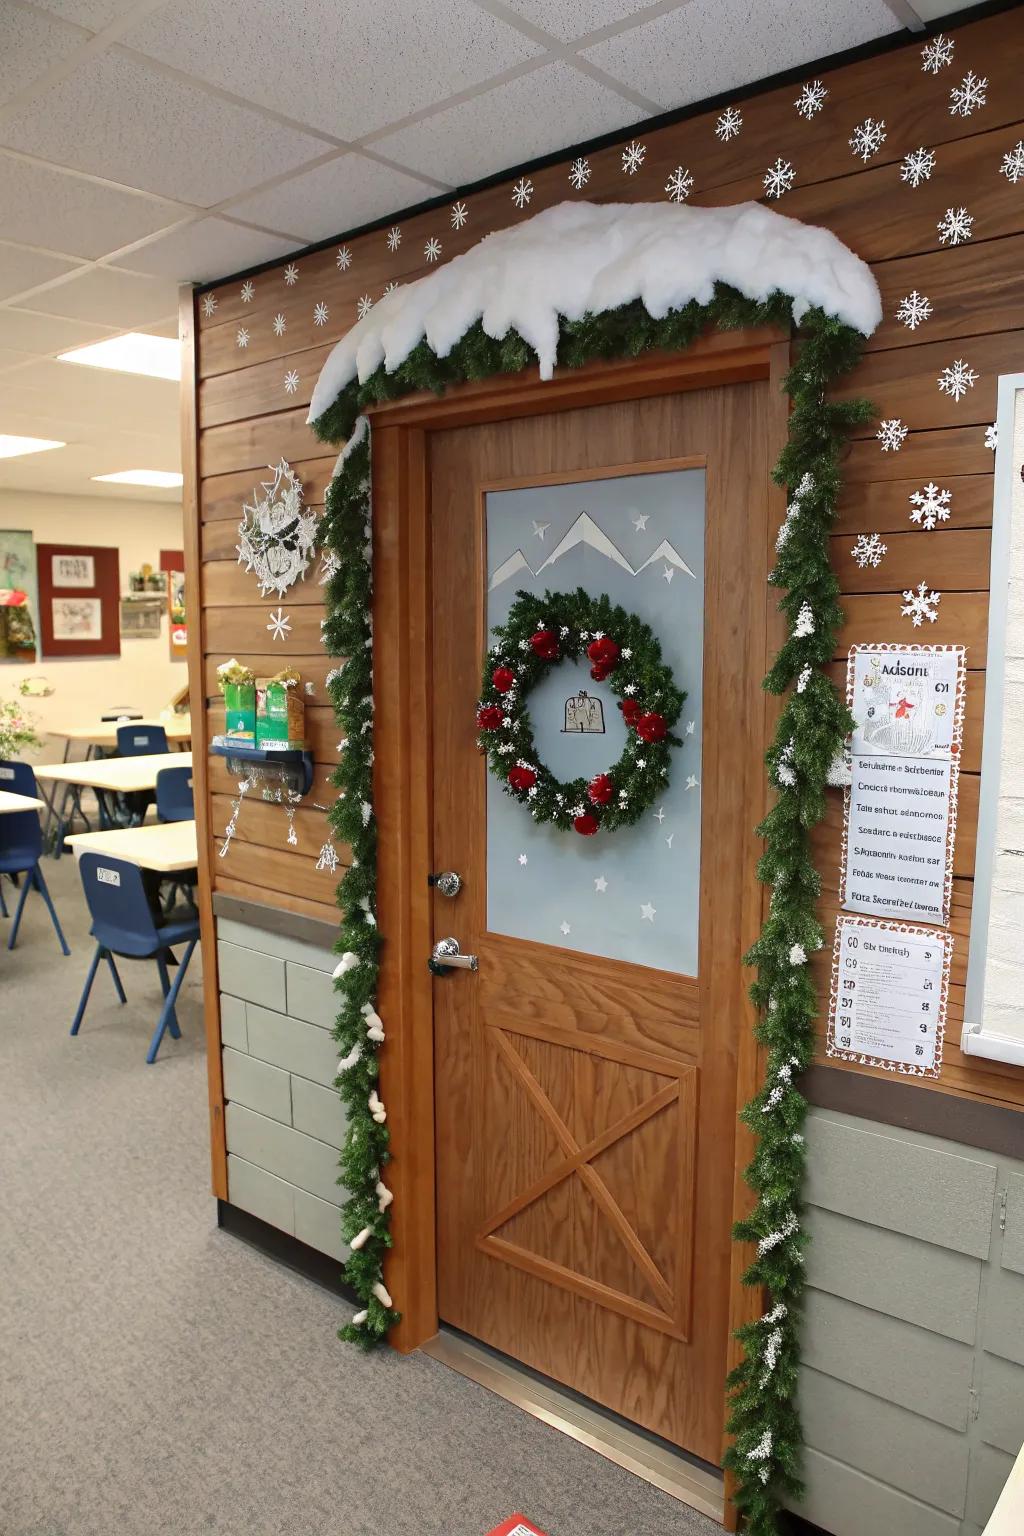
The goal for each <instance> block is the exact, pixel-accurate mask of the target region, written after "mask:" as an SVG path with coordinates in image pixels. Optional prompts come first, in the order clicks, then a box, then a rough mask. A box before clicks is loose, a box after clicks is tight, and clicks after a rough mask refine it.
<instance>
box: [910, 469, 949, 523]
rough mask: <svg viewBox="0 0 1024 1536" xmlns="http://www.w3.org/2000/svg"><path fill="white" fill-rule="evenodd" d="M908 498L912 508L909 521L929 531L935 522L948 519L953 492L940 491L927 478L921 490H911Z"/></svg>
mask: <svg viewBox="0 0 1024 1536" xmlns="http://www.w3.org/2000/svg"><path fill="white" fill-rule="evenodd" d="M909 500H910V502H911V503H912V505H913V508H914V510H913V512H911V514H910V521H911V522H912V523H920V525H921V527H922V529H923V530H925V532H928V533H930V532H931V531H932V529H933V528H934V527H935V525H936V523H945V522H948V521H949V510H950V506H949V504H950V502H951V501H952V500H953V492H952V491H947V490H941V491H940V490H939V487H938V486H937V485H936V484H935V481H934V480H929V482H928V484H927V485H926V486H923V487H922V489H921V490H919V491H913V492H912V493H911V495H910V498H909Z"/></svg>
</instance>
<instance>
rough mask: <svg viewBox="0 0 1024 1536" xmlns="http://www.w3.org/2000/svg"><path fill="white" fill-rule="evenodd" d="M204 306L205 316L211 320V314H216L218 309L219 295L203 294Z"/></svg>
mask: <svg viewBox="0 0 1024 1536" xmlns="http://www.w3.org/2000/svg"><path fill="white" fill-rule="evenodd" d="M202 307H203V314H204V316H205V318H206V319H207V320H209V319H210V317H211V315H213V314H215V313H216V310H217V295H216V294H215V293H205V294H204V295H203V306H202Z"/></svg>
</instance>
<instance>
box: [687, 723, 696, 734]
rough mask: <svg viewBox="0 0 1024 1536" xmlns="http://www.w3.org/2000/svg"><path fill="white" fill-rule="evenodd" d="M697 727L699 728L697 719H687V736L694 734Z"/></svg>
mask: <svg viewBox="0 0 1024 1536" xmlns="http://www.w3.org/2000/svg"><path fill="white" fill-rule="evenodd" d="M696 729H697V722H696V720H687V722H686V735H687V736H692V735H693V733H694V731H695V730H696Z"/></svg>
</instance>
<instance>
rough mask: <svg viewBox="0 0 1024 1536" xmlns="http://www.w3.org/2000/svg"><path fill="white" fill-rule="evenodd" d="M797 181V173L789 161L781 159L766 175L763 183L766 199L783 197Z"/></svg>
mask: <svg viewBox="0 0 1024 1536" xmlns="http://www.w3.org/2000/svg"><path fill="white" fill-rule="evenodd" d="M795 180H796V171H795V170H794V169H793V167H792V166H791V165H790V163H789V161H788V160H783V159H782V158H781V157H780V158H779V159H778V160H776V162H775V164H774V165H770V166H769V167H768V169H767V170H766V171H765V173H764V177H763V182H764V190H765V196H766V197H781V196H782V194H783V193H784V192H788V191H789V189H790V188H791V187H792V185H793V183H794V181H795Z"/></svg>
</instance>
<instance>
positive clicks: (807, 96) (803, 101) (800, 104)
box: [793, 80, 828, 123]
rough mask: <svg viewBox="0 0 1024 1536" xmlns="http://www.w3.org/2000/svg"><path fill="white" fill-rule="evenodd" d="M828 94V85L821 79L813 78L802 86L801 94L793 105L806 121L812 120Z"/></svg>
mask: <svg viewBox="0 0 1024 1536" xmlns="http://www.w3.org/2000/svg"><path fill="white" fill-rule="evenodd" d="M827 95H828V87H827V86H826V85H825V84H824V83H823V82H822V81H821V80H811V81H809V82H808V84H807V85H805V86H802V87H801V90H800V95H799V96H798V97H797V98H796V100H795V101H794V103H793V105H794V107H796V110H797V111H798V112H799V114H800V116H801V117H802V118H803V119H804V120H805V122H808V123H809V122H810V120H811V118H812V117H814V116H815V115H816V114H817V113H818V112H820V111H821V110H822V108H823V107H824V105H825V97H826V96H827Z"/></svg>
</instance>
